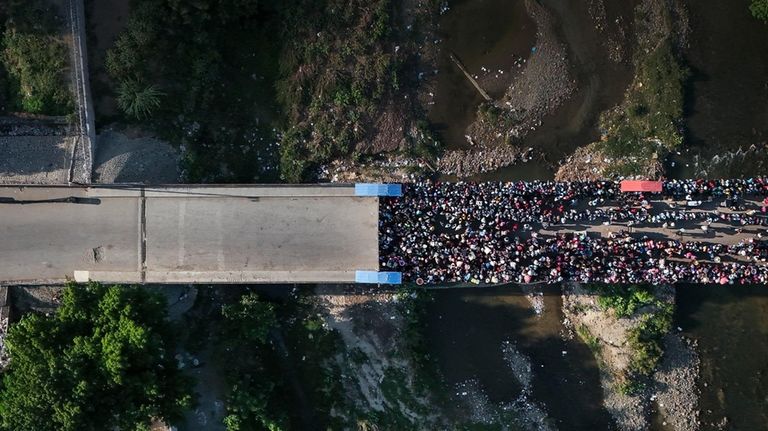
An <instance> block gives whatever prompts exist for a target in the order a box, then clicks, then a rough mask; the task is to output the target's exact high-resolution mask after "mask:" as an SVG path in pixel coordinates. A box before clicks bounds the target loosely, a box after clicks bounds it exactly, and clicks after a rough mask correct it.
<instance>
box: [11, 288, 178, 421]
mask: <svg viewBox="0 0 768 431" xmlns="http://www.w3.org/2000/svg"><path fill="white" fill-rule="evenodd" d="M174 341H175V337H174V334H173V331H172V330H171V327H170V326H169V322H168V320H167V313H166V304H165V301H164V297H163V296H162V295H160V294H158V293H153V292H150V291H148V290H145V289H142V288H129V287H124V286H111V287H107V286H103V285H101V284H97V283H90V284H88V285H85V286H80V285H75V284H70V285H68V286H67V287H66V288H65V289H64V290H63V296H62V302H61V306H60V308H59V309H58V310H57V312H56V313H55V314H53V315H42V314H36V313H30V314H27V315H25V316H24V317H23V318H22V319H21V321H19V322H18V323H15V324H12V325H11V326H10V329H9V331H8V334H7V338H6V340H5V342H6V347H7V349H8V353H9V354H10V358H11V362H10V365H9V367H8V368H7V369H6V370H5V371H4V375H3V380H2V385H1V388H0V429H1V430H8V431H46V430H51V431H54V430H56V431H59V430H72V431H74V430H85V429H93V430H96V429H100V430H106V429H136V430H139V429H141V430H143V429H149V426H150V424H151V422H153V421H156V420H165V421H173V420H177V419H179V418H180V417H181V413H182V411H183V410H184V409H185V408H187V407H189V406H190V405H191V395H190V394H191V385H190V382H189V380H188V379H186V378H185V377H184V376H183V375H182V374H181V372H180V371H179V370H178V368H177V366H176V361H175V359H174V358H173V355H172V354H170V352H173V351H174Z"/></svg>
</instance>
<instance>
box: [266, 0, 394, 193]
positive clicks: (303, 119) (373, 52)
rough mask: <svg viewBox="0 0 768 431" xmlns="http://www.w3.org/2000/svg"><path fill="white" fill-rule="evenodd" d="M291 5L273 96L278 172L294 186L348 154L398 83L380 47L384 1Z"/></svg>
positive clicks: (385, 28)
mask: <svg viewBox="0 0 768 431" xmlns="http://www.w3.org/2000/svg"><path fill="white" fill-rule="evenodd" d="M293 3H294V4H293V6H292V7H289V8H286V11H285V16H286V25H285V28H286V34H284V35H283V37H284V40H285V41H286V42H285V46H284V48H283V55H282V56H281V60H280V75H281V79H280V81H279V82H278V93H277V95H278V97H279V100H280V102H281V103H282V105H283V107H284V109H285V111H286V113H287V115H288V131H287V133H286V134H285V136H284V137H283V139H282V142H281V164H280V166H281V168H282V175H283V177H284V178H285V179H286V180H288V181H292V182H295V181H299V180H301V179H302V178H303V177H304V176H305V175H306V170H307V168H308V167H309V166H311V165H312V164H315V163H319V162H323V161H327V160H328V159H330V158H331V157H332V156H340V155H348V154H350V153H351V152H352V151H353V149H354V147H355V144H356V143H357V142H359V141H360V140H362V139H363V138H364V137H365V136H366V135H367V132H369V129H370V128H371V127H372V126H373V122H374V121H375V119H376V115H377V114H380V110H379V104H380V102H381V100H382V98H384V97H386V96H387V95H388V94H390V93H391V92H392V91H395V90H397V89H398V88H399V79H398V63H397V56H396V53H393V52H392V51H391V50H390V49H389V46H388V45H387V44H386V43H385V41H386V39H387V37H388V36H389V31H390V25H391V24H390V20H391V10H390V9H391V7H392V6H391V5H390V3H389V1H388V0H374V1H370V0H354V1H352V2H350V1H346V0H323V1H315V0H310V1H304V0H302V1H295V2H293Z"/></svg>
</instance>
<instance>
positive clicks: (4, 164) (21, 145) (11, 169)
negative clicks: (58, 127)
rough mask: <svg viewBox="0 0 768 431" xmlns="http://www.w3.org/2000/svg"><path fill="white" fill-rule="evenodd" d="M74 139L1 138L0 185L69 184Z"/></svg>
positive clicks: (44, 137) (48, 137)
mask: <svg viewBox="0 0 768 431" xmlns="http://www.w3.org/2000/svg"><path fill="white" fill-rule="evenodd" d="M73 144H74V138H73V137H71V136H0V154H1V155H2V157H0V184H67V181H68V179H69V164H70V157H71V152H72V146H73Z"/></svg>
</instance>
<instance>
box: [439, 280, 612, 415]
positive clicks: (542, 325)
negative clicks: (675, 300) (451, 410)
mask: <svg viewBox="0 0 768 431" xmlns="http://www.w3.org/2000/svg"><path fill="white" fill-rule="evenodd" d="M433 293H434V298H435V300H434V301H433V302H432V303H431V304H430V306H429V313H428V315H429V318H428V322H427V325H426V328H425V331H426V334H427V337H426V338H427V340H428V343H429V346H430V351H431V352H432V353H433V354H434V356H435V357H436V358H437V362H438V365H439V367H440V371H441V372H442V374H443V376H444V377H445V379H446V381H447V382H448V384H449V385H451V386H460V385H462V384H463V383H465V382H467V381H476V382H477V383H478V385H479V387H480V389H481V390H482V391H483V392H484V393H485V395H487V397H488V399H489V401H490V402H491V403H494V404H497V405H499V404H506V403H511V402H512V401H514V400H515V399H516V398H517V396H518V394H519V393H520V389H521V388H520V383H519V382H518V380H517V378H516V377H515V376H514V375H513V374H512V372H511V370H510V367H509V366H508V365H507V363H506V362H505V359H504V356H503V353H502V347H503V346H504V343H506V342H511V343H514V345H515V346H516V347H517V349H518V351H519V352H520V353H521V354H523V355H525V356H527V357H528V358H530V360H531V368H532V371H533V380H532V388H533V391H532V394H533V399H534V400H535V401H536V402H537V403H541V404H543V406H544V409H545V410H546V412H547V413H548V415H549V417H550V418H551V419H552V420H553V421H554V423H555V424H556V425H557V428H558V429H562V430H605V429H609V423H610V418H609V416H608V414H607V412H606V411H605V409H604V408H603V407H602V390H601V387H600V381H599V376H598V368H597V364H596V362H595V359H594V357H593V356H592V353H591V352H590V351H589V349H588V348H587V347H586V346H585V345H584V344H582V343H580V342H578V341H575V340H565V339H564V338H563V337H562V334H563V331H564V327H563V325H562V320H563V315H562V311H561V309H562V307H561V305H562V304H561V298H560V291H559V289H557V288H552V289H547V290H546V294H545V295H544V296H543V297H542V298H543V302H544V309H543V312H542V313H541V314H536V313H535V312H534V311H533V309H532V308H531V303H530V300H529V299H528V298H526V296H525V295H523V293H522V291H521V288H520V287H519V286H513V285H510V286H503V287H494V288H483V289H476V288H461V289H445V290H436V291H433Z"/></svg>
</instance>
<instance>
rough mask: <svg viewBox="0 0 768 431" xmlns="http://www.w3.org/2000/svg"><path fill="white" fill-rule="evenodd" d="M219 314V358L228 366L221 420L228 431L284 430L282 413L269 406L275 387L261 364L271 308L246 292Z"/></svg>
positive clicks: (273, 317) (272, 313)
mask: <svg viewBox="0 0 768 431" xmlns="http://www.w3.org/2000/svg"><path fill="white" fill-rule="evenodd" d="M221 314H222V316H223V317H224V325H223V327H222V329H223V330H222V334H221V336H220V342H221V345H220V347H221V350H222V353H221V356H222V357H224V358H225V361H226V363H227V364H229V369H228V371H229V373H228V380H229V384H230V392H229V395H228V396H227V416H226V417H225V418H224V425H225V426H226V427H227V431H245V430H252V429H267V430H269V431H278V430H281V429H284V426H283V424H284V423H285V422H286V419H285V417H284V414H283V413H282V412H279V411H274V409H270V408H269V405H268V404H269V399H270V397H271V396H272V394H273V392H274V389H275V385H274V382H272V381H270V379H269V378H268V377H267V375H266V374H267V373H266V371H265V369H264V364H263V362H262V359H263V358H262V356H263V350H264V349H267V348H268V346H267V345H266V342H267V337H268V335H269V331H270V330H272V328H274V327H275V326H276V325H277V317H276V315H275V308H274V306H273V305H272V304H270V303H268V302H264V301H261V300H260V299H259V297H258V295H256V294H255V293H249V294H247V295H244V296H243V297H242V298H240V301H239V302H238V303H236V304H233V305H226V306H224V307H222V309H221ZM270 377H271V376H270Z"/></svg>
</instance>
